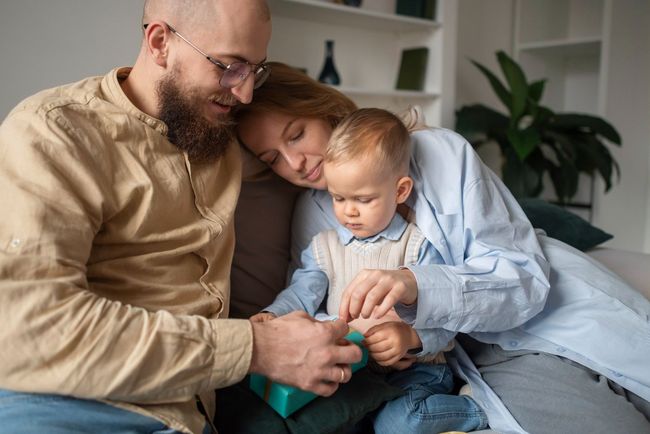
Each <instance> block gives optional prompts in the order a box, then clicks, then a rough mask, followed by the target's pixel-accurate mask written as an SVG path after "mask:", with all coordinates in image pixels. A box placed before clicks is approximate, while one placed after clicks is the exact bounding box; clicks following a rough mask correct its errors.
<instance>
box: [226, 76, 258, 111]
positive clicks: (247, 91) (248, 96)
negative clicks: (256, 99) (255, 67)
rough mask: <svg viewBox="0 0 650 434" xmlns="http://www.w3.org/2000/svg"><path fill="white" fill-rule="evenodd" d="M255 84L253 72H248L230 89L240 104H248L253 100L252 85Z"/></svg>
mask: <svg viewBox="0 0 650 434" xmlns="http://www.w3.org/2000/svg"><path fill="white" fill-rule="evenodd" d="M254 86H255V74H253V73H250V74H248V77H246V78H245V79H244V81H243V82H242V83H240V84H239V86H235V87H233V88H232V89H230V92H231V93H232V94H233V96H234V97H235V98H237V101H239V102H240V103H242V104H248V103H249V102H251V101H252V100H253V87H254Z"/></svg>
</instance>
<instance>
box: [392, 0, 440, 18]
mask: <svg viewBox="0 0 650 434" xmlns="http://www.w3.org/2000/svg"><path fill="white" fill-rule="evenodd" d="M395 13H396V14H398V15H406V16H409V17H416V18H426V19H428V20H435V19H436V0H397V6H396V8H395Z"/></svg>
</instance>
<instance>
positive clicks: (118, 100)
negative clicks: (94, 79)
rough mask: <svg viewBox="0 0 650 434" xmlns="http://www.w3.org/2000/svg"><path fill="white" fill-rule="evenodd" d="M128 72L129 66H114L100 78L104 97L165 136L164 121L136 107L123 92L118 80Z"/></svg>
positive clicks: (165, 126)
mask: <svg viewBox="0 0 650 434" xmlns="http://www.w3.org/2000/svg"><path fill="white" fill-rule="evenodd" d="M130 72H131V68H130V67H125V68H115V69H113V70H112V71H111V72H109V73H108V74H106V75H105V76H104V79H103V80H102V90H103V91H104V94H105V95H106V99H107V100H108V101H111V102H112V103H113V104H115V105H117V106H119V107H121V108H123V109H124V110H126V111H127V112H129V113H130V114H132V115H133V116H135V117H136V118H138V119H140V120H141V121H142V122H144V123H145V124H147V125H148V126H150V127H151V128H153V129H154V130H156V131H158V132H159V133H160V134H162V135H163V136H166V135H167V125H165V123H164V122H163V121H161V120H160V119H156V118H154V117H153V116H149V115H148V114H146V113H145V112H143V111H142V110H140V109H139V108H137V107H136V106H135V105H133V103H132V102H131V100H130V99H129V98H128V97H127V96H126V94H125V93H124V90H122V86H121V85H120V81H122V80H124V79H125V78H126V77H128V76H129V73H130Z"/></svg>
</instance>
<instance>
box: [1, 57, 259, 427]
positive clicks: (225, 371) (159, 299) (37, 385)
mask: <svg viewBox="0 0 650 434" xmlns="http://www.w3.org/2000/svg"><path fill="white" fill-rule="evenodd" d="M128 73H129V69H128V68H124V69H120V70H114V71H112V72H110V73H109V74H108V75H106V76H104V77H95V78H90V79H87V80H83V81H81V82H78V83H74V84H71V85H67V86H63V87H59V88H55V89H51V90H47V91H44V92H41V93H39V94H37V95H35V96H33V97H31V98H29V99H27V100H25V101H23V102H22V103H21V104H20V105H19V106H17V107H16V108H15V109H14V110H13V111H12V112H11V113H10V114H9V116H8V117H7V118H6V119H5V121H4V122H3V123H2V125H1V126H0V203H2V206H1V209H2V212H1V213H0V324H1V326H0V348H1V349H2V350H1V351H0V388H5V389H10V390H16V391H27V392H37V393H55V394H62V395H71V396H75V397H82V398H90V399H99V400H105V401H108V402H110V403H111V404H114V405H117V406H120V407H125V408H129V409H131V410H135V411H137V412H140V413H143V414H147V415H150V416H153V417H155V418H157V419H159V420H162V421H163V422H165V423H166V424H168V425H169V426H171V427H172V428H174V429H177V430H180V431H184V432H192V433H200V432H201V431H202V429H203V427H204V424H205V419H204V418H203V417H202V416H201V414H200V413H199V412H198V411H197V409H196V405H195V403H194V399H193V397H194V395H196V394H199V393H204V392H209V391H211V390H213V389H215V388H220V387H225V386H228V385H230V384H233V383H235V382H237V381H239V380H241V379H242V378H243V377H244V376H245V375H246V372H247V370H248V368H249V365H250V359H251V353H252V330H251V326H250V323H249V322H248V321H246V320H234V319H223V318H225V317H226V316H227V314H228V304H229V297H230V288H229V272H230V264H231V260H232V252H233V246H234V229H233V213H234V209H235V204H236V201H237V196H238V194H239V188H240V181H241V160H240V155H239V150H238V148H237V146H235V145H234V144H233V145H232V146H231V149H230V150H229V152H227V154H226V155H225V156H224V157H223V158H222V159H221V160H219V161H218V162H216V163H210V164H201V165H198V164H192V163H190V162H189V161H188V159H187V157H186V155H185V154H183V153H182V152H180V151H179V150H178V149H177V148H176V147H174V146H173V145H172V144H171V143H170V142H169V141H168V140H167V138H166V126H165V125H164V124H163V123H162V122H161V121H159V120H157V119H154V118H152V117H150V116H148V115H146V114H144V113H142V112H141V111H140V110H138V109H137V108H136V107H135V106H134V105H133V104H132V103H131V102H130V101H129V100H128V98H127V97H126V96H125V94H124V93H123V91H122V89H121V87H120V84H119V81H120V80H121V79H123V78H124V77H126V76H127V75H128Z"/></svg>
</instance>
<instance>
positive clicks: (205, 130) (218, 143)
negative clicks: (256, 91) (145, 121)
mask: <svg viewBox="0 0 650 434" xmlns="http://www.w3.org/2000/svg"><path fill="white" fill-rule="evenodd" d="M177 78H178V71H177V70H174V71H172V73H170V74H168V75H167V76H166V77H163V78H162V79H161V80H160V81H159V82H158V84H157V86H156V91H157V93H158V101H159V102H158V110H159V112H158V118H159V119H160V120H161V121H163V122H164V123H165V124H166V125H167V137H168V139H169V141H170V142H171V143H173V144H174V145H175V146H176V147H177V148H178V149H180V150H182V151H185V152H186V153H187V156H188V158H189V160H190V161H191V162H193V163H209V162H214V161H216V160H218V159H219V158H221V157H222V156H223V155H224V154H225V153H226V151H227V150H228V146H230V144H231V143H232V141H233V139H234V136H235V134H234V121H233V120H232V119H231V118H230V117H229V116H224V117H223V119H222V120H221V121H220V122H219V123H218V124H217V125H214V124H212V123H210V122H208V121H207V120H206V119H205V118H204V117H203V115H202V114H201V111H200V110H199V107H201V98H200V97H198V96H197V95H196V93H195V92H192V91H191V90H190V91H188V92H184V93H185V94H187V95H186V96H184V95H183V92H182V90H181V89H180V88H179V87H178V86H177V85H176V81H178V80H177ZM221 102H224V103H227V104H229V103H232V101H231V100H229V101H221Z"/></svg>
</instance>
